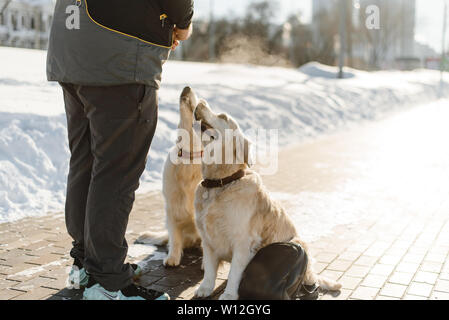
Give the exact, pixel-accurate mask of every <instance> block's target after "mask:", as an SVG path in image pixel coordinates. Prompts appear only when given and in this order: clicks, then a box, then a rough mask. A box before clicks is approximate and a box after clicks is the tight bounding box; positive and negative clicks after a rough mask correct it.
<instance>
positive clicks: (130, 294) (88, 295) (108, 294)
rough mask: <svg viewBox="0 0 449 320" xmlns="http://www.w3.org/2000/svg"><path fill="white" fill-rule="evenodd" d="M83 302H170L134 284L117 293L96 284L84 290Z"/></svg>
mask: <svg viewBox="0 0 449 320" xmlns="http://www.w3.org/2000/svg"><path fill="white" fill-rule="evenodd" d="M83 300H170V296H169V295H168V294H166V293H163V292H159V291H155V290H151V289H146V288H144V287H140V286H136V285H135V284H131V285H129V286H127V287H126V288H124V289H122V290H119V291H108V290H106V289H105V288H103V287H102V286H101V285H100V284H99V283H97V284H95V285H93V286H91V287H88V288H86V290H84V293H83Z"/></svg>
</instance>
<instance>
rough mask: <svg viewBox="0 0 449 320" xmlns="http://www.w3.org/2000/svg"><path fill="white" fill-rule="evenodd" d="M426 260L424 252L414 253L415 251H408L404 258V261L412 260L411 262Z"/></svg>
mask: <svg viewBox="0 0 449 320" xmlns="http://www.w3.org/2000/svg"><path fill="white" fill-rule="evenodd" d="M423 260H424V255H423V254H414V253H407V254H406V255H405V256H404V257H403V258H402V261H404V262H411V263H417V264H419V263H421V262H422V261H423Z"/></svg>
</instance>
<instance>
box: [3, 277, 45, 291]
mask: <svg viewBox="0 0 449 320" xmlns="http://www.w3.org/2000/svg"><path fill="white" fill-rule="evenodd" d="M51 281H52V280H50V279H46V278H41V277H35V278H32V279H30V280H26V281H23V282H18V283H16V284H15V285H14V286H11V288H12V289H14V290H21V291H31V290H34V289H36V288H38V287H40V286H43V285H46V284H48V283H49V282H51Z"/></svg>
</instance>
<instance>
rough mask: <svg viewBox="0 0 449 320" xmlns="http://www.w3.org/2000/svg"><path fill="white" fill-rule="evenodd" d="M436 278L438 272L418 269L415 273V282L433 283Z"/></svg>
mask: <svg viewBox="0 0 449 320" xmlns="http://www.w3.org/2000/svg"><path fill="white" fill-rule="evenodd" d="M437 278H438V273H434V272H427V271H418V272H417V273H416V276H415V279H414V280H413V281H415V282H424V283H428V284H432V285H433V284H435V283H436V281H437Z"/></svg>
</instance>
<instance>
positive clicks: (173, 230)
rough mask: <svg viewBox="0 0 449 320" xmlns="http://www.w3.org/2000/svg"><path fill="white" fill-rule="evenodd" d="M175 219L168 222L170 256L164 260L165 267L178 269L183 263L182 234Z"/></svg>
mask: <svg viewBox="0 0 449 320" xmlns="http://www.w3.org/2000/svg"><path fill="white" fill-rule="evenodd" d="M174 220H175V219H171V220H169V221H167V229H168V256H167V258H165V259H164V266H167V267H176V266H179V264H180V263H181V256H182V249H183V248H182V232H181V230H179V227H178V226H177V225H176V221H174Z"/></svg>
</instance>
